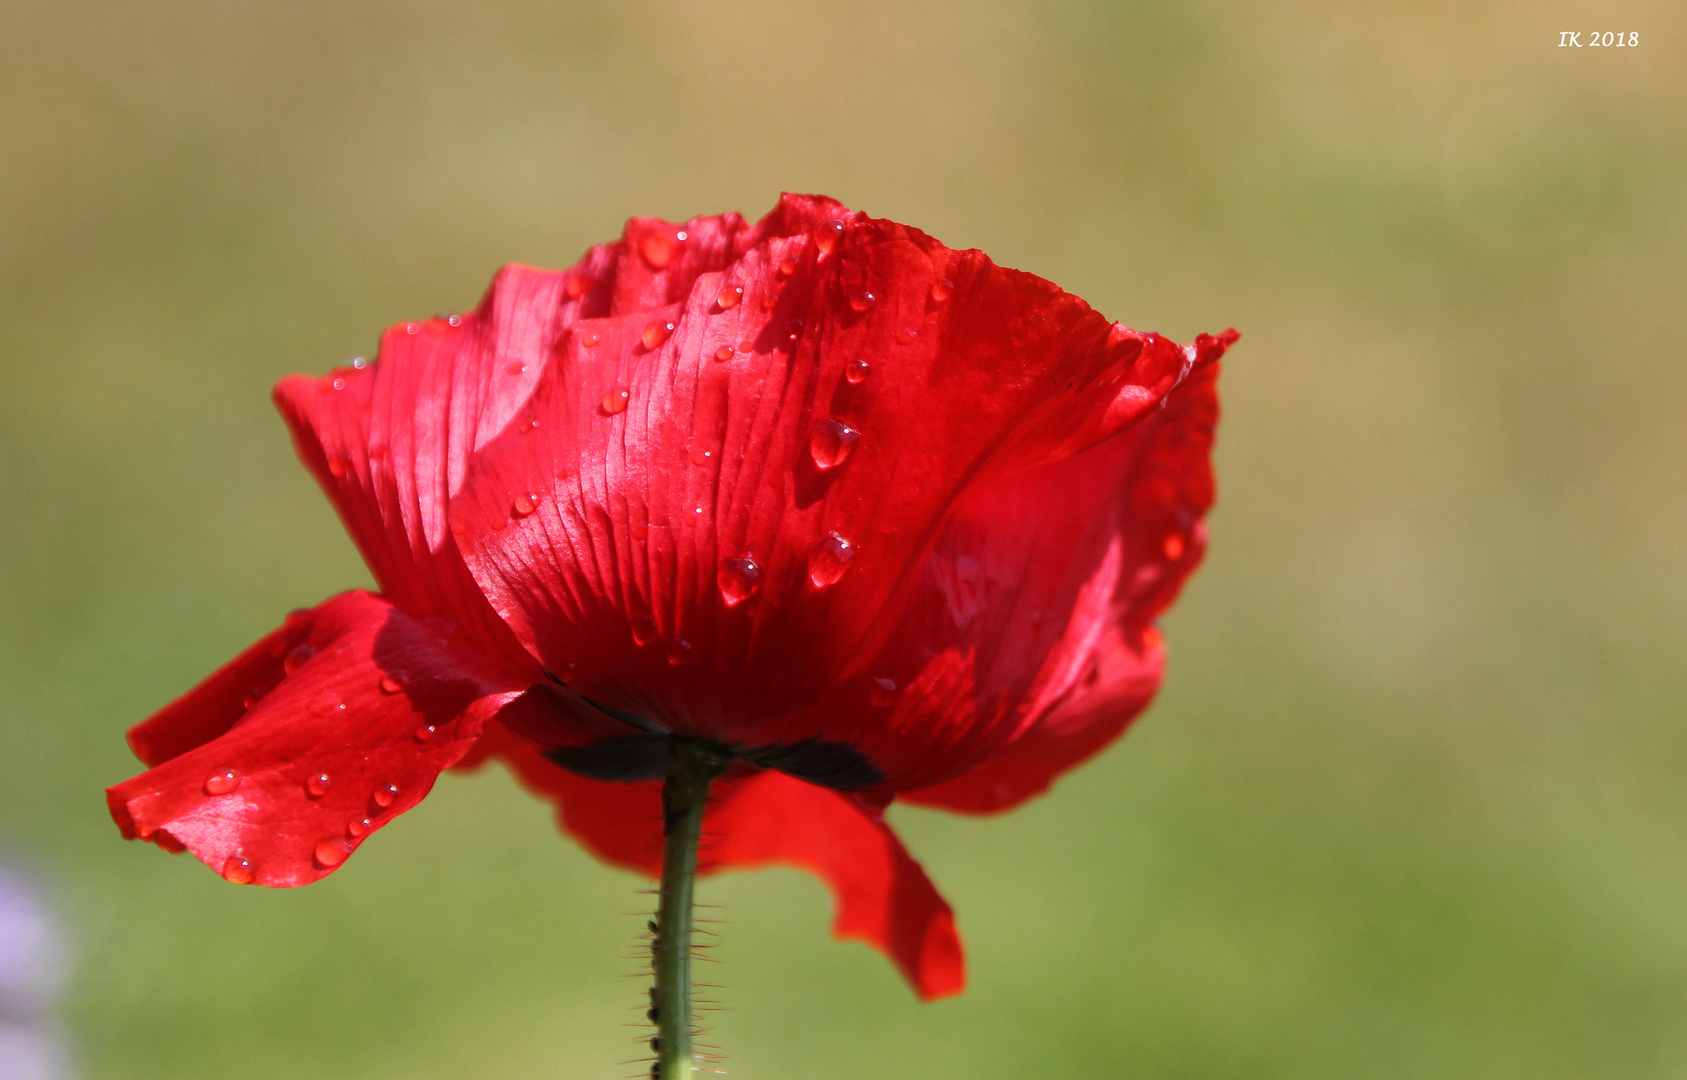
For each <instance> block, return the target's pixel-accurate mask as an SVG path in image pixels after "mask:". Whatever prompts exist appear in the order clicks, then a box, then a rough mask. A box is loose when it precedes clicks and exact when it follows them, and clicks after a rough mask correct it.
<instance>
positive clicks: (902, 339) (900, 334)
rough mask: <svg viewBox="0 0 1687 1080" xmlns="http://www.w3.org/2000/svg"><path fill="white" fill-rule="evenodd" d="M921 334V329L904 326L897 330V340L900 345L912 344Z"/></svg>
mask: <svg viewBox="0 0 1687 1080" xmlns="http://www.w3.org/2000/svg"><path fill="white" fill-rule="evenodd" d="M919 336H920V335H919V331H917V330H915V329H914V328H913V327H910V326H904V327H903V328H902V329H900V330H898V331H897V332H896V341H897V344H899V345H912V344H913V343H914V339H915V338H917V337H919Z"/></svg>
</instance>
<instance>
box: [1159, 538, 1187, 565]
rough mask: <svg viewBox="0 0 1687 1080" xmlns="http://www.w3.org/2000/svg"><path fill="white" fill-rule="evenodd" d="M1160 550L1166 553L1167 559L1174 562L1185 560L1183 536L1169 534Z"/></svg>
mask: <svg viewBox="0 0 1687 1080" xmlns="http://www.w3.org/2000/svg"><path fill="white" fill-rule="evenodd" d="M1160 550H1161V551H1162V552H1164V553H1165V556H1166V558H1168V559H1170V560H1171V561H1172V562H1177V561H1178V560H1179V559H1181V558H1183V536H1182V534H1180V533H1168V534H1167V535H1166V539H1165V541H1164V542H1163V543H1162V544H1161V545H1160Z"/></svg>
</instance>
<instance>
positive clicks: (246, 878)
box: [223, 855, 256, 885]
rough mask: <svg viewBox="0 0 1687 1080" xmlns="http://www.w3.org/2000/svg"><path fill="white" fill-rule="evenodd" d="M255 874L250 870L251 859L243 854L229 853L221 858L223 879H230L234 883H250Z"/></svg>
mask: <svg viewBox="0 0 1687 1080" xmlns="http://www.w3.org/2000/svg"><path fill="white" fill-rule="evenodd" d="M254 877H256V875H255V874H254V873H253V872H252V860H251V859H248V858H247V857H246V856H244V855H230V856H229V857H228V858H226V859H224V860H223V880H225V881H232V882H234V883H235V884H236V885H250V884H252V879H253V878H254Z"/></svg>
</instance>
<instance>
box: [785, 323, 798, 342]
mask: <svg viewBox="0 0 1687 1080" xmlns="http://www.w3.org/2000/svg"><path fill="white" fill-rule="evenodd" d="M800 337H802V320H801V319H792V320H791V321H790V322H789V323H787V324H786V325H785V340H786V341H796V340H797V339H798V338H800Z"/></svg>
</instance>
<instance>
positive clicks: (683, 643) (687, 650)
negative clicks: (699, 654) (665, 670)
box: [668, 638, 696, 667]
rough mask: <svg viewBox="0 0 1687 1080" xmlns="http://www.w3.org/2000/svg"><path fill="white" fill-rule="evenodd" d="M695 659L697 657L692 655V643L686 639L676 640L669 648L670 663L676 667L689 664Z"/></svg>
mask: <svg viewBox="0 0 1687 1080" xmlns="http://www.w3.org/2000/svg"><path fill="white" fill-rule="evenodd" d="M694 659H696V657H694V656H693V655H692V651H691V642H689V641H687V640H685V639H684V638H676V639H675V640H674V643H673V644H671V645H669V646H668V663H670V664H672V665H674V666H675V667H679V666H680V665H681V664H689V663H691V661H692V660H694Z"/></svg>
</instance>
